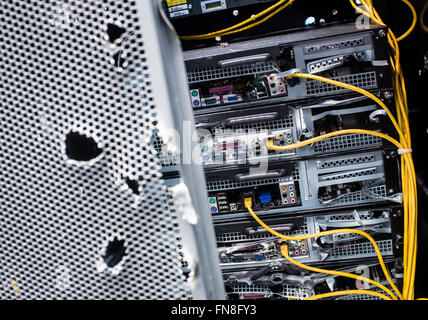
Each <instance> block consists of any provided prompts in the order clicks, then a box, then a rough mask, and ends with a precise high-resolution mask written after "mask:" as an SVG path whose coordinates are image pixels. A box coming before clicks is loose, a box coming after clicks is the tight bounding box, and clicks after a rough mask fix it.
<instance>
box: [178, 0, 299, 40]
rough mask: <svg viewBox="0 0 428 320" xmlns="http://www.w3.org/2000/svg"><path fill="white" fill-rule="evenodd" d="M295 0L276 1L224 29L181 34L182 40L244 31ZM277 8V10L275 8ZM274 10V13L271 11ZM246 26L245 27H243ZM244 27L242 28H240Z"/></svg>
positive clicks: (214, 36)
mask: <svg viewBox="0 0 428 320" xmlns="http://www.w3.org/2000/svg"><path fill="white" fill-rule="evenodd" d="M294 1H295V0H280V1H278V2H277V3H275V4H274V5H272V6H270V7H269V8H267V9H265V10H263V11H262V12H259V13H258V14H255V15H253V16H251V17H250V18H248V19H246V20H244V21H242V22H240V23H238V24H235V25H233V26H231V27H228V28H225V29H222V30H218V31H214V32H210V33H206V34H200V35H191V36H180V39H181V40H204V39H210V38H216V37H223V36H226V35H229V34H233V33H238V32H242V31H245V30H248V29H251V28H253V27H256V26H258V25H259V24H261V23H263V22H265V21H267V20H269V19H270V18H272V17H273V16H274V15H276V14H277V13H279V12H280V11H282V10H284V9H285V8H287V7H288V6H289V5H290V4H292V3H293V2H294ZM275 9H276V10H275ZM272 10H275V11H273V12H272V13H270V12H271V11H272ZM268 13H270V14H269V15H267V16H266V17H264V18H263V19H261V20H260V21H257V22H254V21H255V20H257V19H259V18H261V17H263V16H264V15H266V14H268ZM250 22H254V23H252V24H249V23H250ZM246 24H249V25H247V26H245V25H246ZM242 26H245V27H242ZM239 27H242V28H239ZM237 28H239V29H237Z"/></svg>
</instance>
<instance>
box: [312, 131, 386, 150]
mask: <svg viewBox="0 0 428 320" xmlns="http://www.w3.org/2000/svg"><path fill="white" fill-rule="evenodd" d="M381 144H382V139H381V138H379V137H376V136H371V135H367V134H359V133H355V134H347V135H343V136H337V137H332V138H328V139H325V140H322V141H318V142H316V143H315V144H314V151H315V152H316V153H326V152H331V151H336V150H337V151H339V150H344V149H356V148H362V147H367V146H376V145H381Z"/></svg>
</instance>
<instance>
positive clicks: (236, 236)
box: [216, 220, 308, 243]
mask: <svg viewBox="0 0 428 320" xmlns="http://www.w3.org/2000/svg"><path fill="white" fill-rule="evenodd" d="M281 233H282V234H284V235H286V236H295V235H304V234H308V226H307V221H306V220H305V224H304V225H303V226H301V227H300V228H299V229H296V230H294V231H292V232H281ZM216 238H217V243H233V242H244V241H250V240H262V239H263V240H265V239H274V238H276V237H275V236H272V235H271V234H270V233H264V234H255V235H246V234H243V233H240V232H230V233H219V234H217V235H216Z"/></svg>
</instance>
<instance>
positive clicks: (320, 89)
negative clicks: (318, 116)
mask: <svg viewBox="0 0 428 320" xmlns="http://www.w3.org/2000/svg"><path fill="white" fill-rule="evenodd" d="M333 80H336V81H340V82H344V83H347V84H350V85H353V86H356V87H359V88H364V89H371V88H376V87H377V80H376V72H375V71H372V72H366V73H358V74H352V75H347V76H340V77H335V78H333ZM342 91H349V90H348V89H344V88H342V87H338V86H334V85H331V84H329V83H325V82H321V81H318V80H307V81H306V93H307V94H308V95H318V94H329V93H335V92H342Z"/></svg>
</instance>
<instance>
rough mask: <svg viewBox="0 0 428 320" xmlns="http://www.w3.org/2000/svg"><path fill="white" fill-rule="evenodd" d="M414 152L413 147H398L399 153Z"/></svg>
mask: <svg viewBox="0 0 428 320" xmlns="http://www.w3.org/2000/svg"><path fill="white" fill-rule="evenodd" d="M411 152H413V149H398V154H400V155H401V154H405V153H411Z"/></svg>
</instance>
